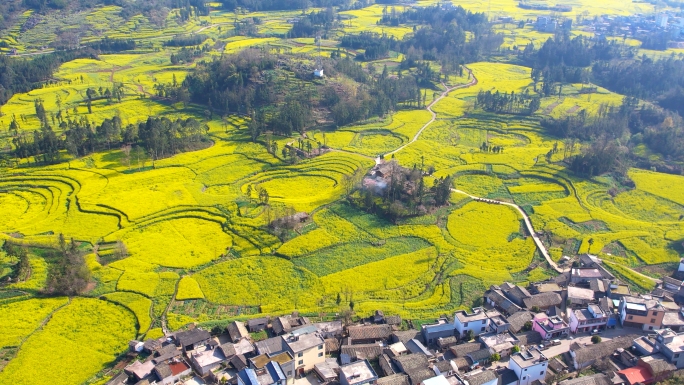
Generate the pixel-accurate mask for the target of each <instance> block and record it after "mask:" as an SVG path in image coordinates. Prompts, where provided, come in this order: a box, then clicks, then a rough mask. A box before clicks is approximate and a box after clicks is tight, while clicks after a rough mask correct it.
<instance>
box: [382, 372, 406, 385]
mask: <svg viewBox="0 0 684 385" xmlns="http://www.w3.org/2000/svg"><path fill="white" fill-rule="evenodd" d="M377 385H409V380H408V376H407V375H405V374H402V373H397V374H392V375H391V376H387V377H381V378H379V379H378V382H377Z"/></svg>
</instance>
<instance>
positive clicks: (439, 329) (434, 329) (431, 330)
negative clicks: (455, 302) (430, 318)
mask: <svg viewBox="0 0 684 385" xmlns="http://www.w3.org/2000/svg"><path fill="white" fill-rule="evenodd" d="M454 331H455V328H454V323H453V322H450V321H449V319H448V318H447V317H446V316H444V317H440V318H439V319H438V320H437V321H436V322H435V323H432V324H423V325H422V326H421V332H422V334H423V339H424V340H425V342H426V343H427V344H428V345H430V344H433V343H436V341H437V339H439V338H446V337H451V336H453V335H454Z"/></svg>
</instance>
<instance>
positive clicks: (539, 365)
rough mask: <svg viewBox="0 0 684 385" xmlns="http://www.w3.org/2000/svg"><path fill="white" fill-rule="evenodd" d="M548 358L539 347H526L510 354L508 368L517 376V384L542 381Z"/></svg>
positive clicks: (523, 384)
mask: <svg viewBox="0 0 684 385" xmlns="http://www.w3.org/2000/svg"><path fill="white" fill-rule="evenodd" d="M548 366H549V360H548V359H547V358H546V357H545V356H544V354H542V352H540V351H539V349H535V348H532V349H526V350H522V351H520V352H518V353H515V354H513V355H512V356H511V359H510V360H509V361H508V368H509V369H511V370H512V371H514V372H515V375H516V376H518V382H517V384H518V385H529V384H531V383H533V382H534V381H544V378H545V377H546V370H547V369H548Z"/></svg>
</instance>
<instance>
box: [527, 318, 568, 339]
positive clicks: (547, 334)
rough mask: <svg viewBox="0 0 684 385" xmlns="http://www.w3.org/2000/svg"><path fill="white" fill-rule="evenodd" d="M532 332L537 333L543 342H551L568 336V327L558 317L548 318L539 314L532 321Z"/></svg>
mask: <svg viewBox="0 0 684 385" xmlns="http://www.w3.org/2000/svg"><path fill="white" fill-rule="evenodd" d="M532 330H534V331H536V332H539V334H541V336H542V338H543V339H545V340H552V339H555V338H561V337H565V336H567V335H568V333H569V332H570V326H568V324H567V323H566V322H565V321H563V319H562V318H560V317H559V316H552V317H549V316H547V315H546V314H544V313H539V314H537V315H535V316H534V319H533V320H532Z"/></svg>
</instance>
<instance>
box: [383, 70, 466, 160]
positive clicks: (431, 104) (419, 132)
mask: <svg viewBox="0 0 684 385" xmlns="http://www.w3.org/2000/svg"><path fill="white" fill-rule="evenodd" d="M463 67H464V68H465V69H466V70H467V71H468V78H470V82H468V83H466V84H460V85H457V86H454V87H451V88H449V87H447V86H446V84H444V83H442V85H444V87H446V90H444V92H442V94H441V95H440V96H439V97H438V98H437V99H434V100H433V101H432V102H430V104H428V106H427V108H426V110H428V111H429V112H430V114H432V118H431V119H430V121H429V122H427V123H425V125H424V126H423V127H421V129H420V130H418V132H417V133H416V135H415V136H414V137H413V139H411V141H410V142H408V143H404V144H402V145H401V146H400V147H399V148H397V149H396V150H394V151H392V152H388V153H387V154H385V155H392V154H395V153H397V152H399V151H401V150H403V149H404V148H406V146H408V145H409V144H412V143H415V142H416V141H417V140H418V138H419V137H420V134H422V133H423V131H425V129H426V128H428V127H429V126H430V125H431V124H432V123H434V122H435V119H437V114H436V113H435V112H434V111H432V106H434V105H435V103H437V102H439V101H440V100H442V99H444V98H445V97H447V96H448V95H449V92H451V91H454V90H457V89H460V88H468V87H472V86H474V85H476V84H477V78H476V77H475V75H473V71H471V70H470V68H468V67H466V66H463ZM381 160H382V159H380V157H378V158H377V159H376V160H375V163H376V164H377V163H380V161H381Z"/></svg>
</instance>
